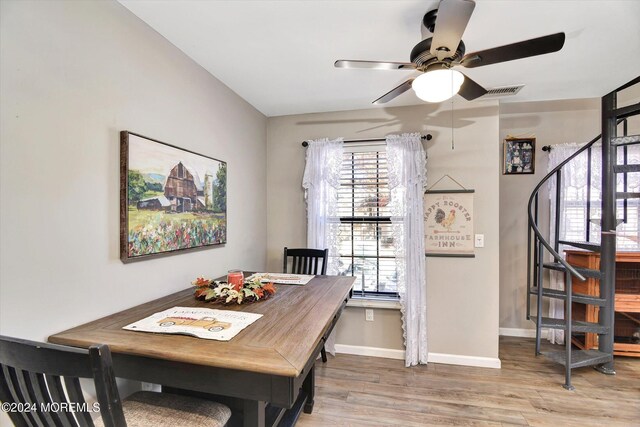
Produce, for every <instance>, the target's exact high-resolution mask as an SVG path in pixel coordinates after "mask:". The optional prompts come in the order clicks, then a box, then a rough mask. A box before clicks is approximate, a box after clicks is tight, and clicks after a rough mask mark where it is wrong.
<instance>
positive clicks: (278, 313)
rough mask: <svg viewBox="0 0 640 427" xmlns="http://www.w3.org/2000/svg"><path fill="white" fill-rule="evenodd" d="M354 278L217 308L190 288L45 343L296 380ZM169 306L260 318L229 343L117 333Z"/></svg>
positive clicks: (280, 289)
mask: <svg viewBox="0 0 640 427" xmlns="http://www.w3.org/2000/svg"><path fill="white" fill-rule="evenodd" d="M354 281H355V278H353V277H345V276H316V277H315V278H314V279H312V280H311V281H310V282H309V283H307V284H306V285H305V286H297V285H276V288H277V292H276V294H275V295H274V296H272V297H271V298H269V299H268V300H265V301H261V302H257V303H253V304H246V305H244V304H243V305H230V306H223V305H220V304H213V303H206V302H204V301H198V300H196V299H195V298H194V296H193V292H194V288H193V287H191V288H189V289H185V290H183V291H180V292H176V293H174V294H171V295H168V296H166V297H163V298H159V299H157V300H154V301H150V302H147V303H145V304H142V305H139V306H137V307H133V308H130V309H128V310H124V311H121V312H119V313H116V314H112V315H110V316H107V317H104V318H102V319H98V320H95V321H93V322H90V323H86V324H84V325H81V326H78V327H75V328H72V329H69V330H67V331H64V332H60V333H57V334H55V335H52V336H50V337H49V342H52V343H56V344H63V345H69V346H74V347H83V348H88V347H89V346H91V345H92V344H98V343H100V344H107V345H109V347H110V349H111V351H112V353H123V354H129V355H136V356H145V357H151V358H157V359H164V360H170V361H176V362H184V363H189V364H196V365H204V366H212V367H218V368H224V369H237V370H241V371H250V372H258V373H264V374H270V375H281V376H287V377H297V376H298V375H300V373H301V372H302V370H303V368H304V366H305V363H306V362H307V361H308V360H309V358H310V357H311V356H312V353H313V351H314V350H315V349H316V348H317V346H318V344H319V342H320V339H321V338H322V336H323V333H324V332H325V330H326V329H327V328H328V327H329V325H330V323H331V321H332V320H333V316H334V315H335V314H336V312H337V310H338V309H339V308H340V306H341V304H342V302H343V301H344V300H345V298H347V296H348V294H349V290H350V289H351V287H352V286H353V283H354ZM172 307H201V308H216V309H222V310H238V311H245V312H250V313H260V314H263V316H262V317H261V318H260V319H258V320H257V321H256V322H254V323H253V324H251V325H249V326H248V327H247V328H245V329H244V330H242V331H241V332H240V333H239V334H238V335H236V336H235V337H234V338H233V339H231V340H230V341H226V342H224V341H214V340H205V339H200V338H195V337H191V336H186V335H170V334H157V333H148V332H137V331H127V330H124V329H122V327H123V326H126V325H128V324H130V323H133V322H136V321H138V320H140V319H143V318H145V317H148V316H150V315H152V314H154V313H157V312H160V311H163V310H166V309H168V308H172Z"/></svg>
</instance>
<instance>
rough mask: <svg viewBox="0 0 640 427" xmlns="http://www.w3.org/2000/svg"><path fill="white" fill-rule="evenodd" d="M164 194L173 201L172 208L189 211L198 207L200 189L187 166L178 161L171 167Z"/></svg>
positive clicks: (176, 210) (173, 209)
mask: <svg viewBox="0 0 640 427" xmlns="http://www.w3.org/2000/svg"><path fill="white" fill-rule="evenodd" d="M164 195H165V197H166V198H167V199H168V200H169V202H171V210H172V211H175V212H188V211H193V210H196V209H198V189H197V187H196V184H195V182H194V177H193V175H192V174H191V172H189V170H188V169H187V167H186V166H185V165H183V164H182V162H180V163H178V164H177V165H175V166H174V167H173V169H171V172H170V173H169V176H168V177H167V183H166V184H165V186H164Z"/></svg>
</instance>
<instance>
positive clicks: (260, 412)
mask: <svg viewBox="0 0 640 427" xmlns="http://www.w3.org/2000/svg"><path fill="white" fill-rule="evenodd" d="M266 406H267V405H266V403H265V402H264V401H262V400H245V401H244V408H243V409H244V410H243V415H244V423H243V424H244V427H265V408H266Z"/></svg>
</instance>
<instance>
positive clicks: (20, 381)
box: [15, 369, 48, 427]
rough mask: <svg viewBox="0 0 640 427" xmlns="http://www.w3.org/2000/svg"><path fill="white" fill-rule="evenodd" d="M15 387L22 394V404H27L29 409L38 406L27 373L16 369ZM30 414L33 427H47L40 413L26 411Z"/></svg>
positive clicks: (44, 418)
mask: <svg viewBox="0 0 640 427" xmlns="http://www.w3.org/2000/svg"><path fill="white" fill-rule="evenodd" d="M15 372H16V379H17V384H16V386H17V387H19V388H20V392H21V394H22V398H23V399H24V403H26V404H28V405H29V407H33V405H34V404H35V405H38V399H37V398H36V395H35V392H34V390H33V386H32V385H31V379H30V378H29V372H28V371H23V370H21V369H20V370H18V369H16V371H15ZM28 412H31V415H33V418H34V420H35V423H36V424H35V425H37V426H42V427H48V424H47V418H46V417H45V416H44V414H43V413H42V412H40V411H28Z"/></svg>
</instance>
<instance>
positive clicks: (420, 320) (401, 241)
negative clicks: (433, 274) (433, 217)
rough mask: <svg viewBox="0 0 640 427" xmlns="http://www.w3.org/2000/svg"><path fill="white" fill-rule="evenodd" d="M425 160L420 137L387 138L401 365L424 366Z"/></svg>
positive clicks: (425, 343) (415, 134)
mask: <svg viewBox="0 0 640 427" xmlns="http://www.w3.org/2000/svg"><path fill="white" fill-rule="evenodd" d="M426 162H427V156H426V153H425V151H424V148H423V147H422V142H421V139H420V134H417V133H413V134H403V135H400V136H398V135H390V136H388V137H387V164H388V168H389V188H390V190H391V201H390V206H391V212H392V218H391V221H392V228H393V237H394V250H395V255H396V260H397V263H398V293H399V294H400V305H401V311H402V329H403V336H404V342H405V365H406V366H413V365H417V364H426V363H427V295H426V283H425V272H426V270H425V256H424V222H423V211H424V208H423V202H422V198H423V194H424V189H425V185H426V181H427V168H426Z"/></svg>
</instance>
